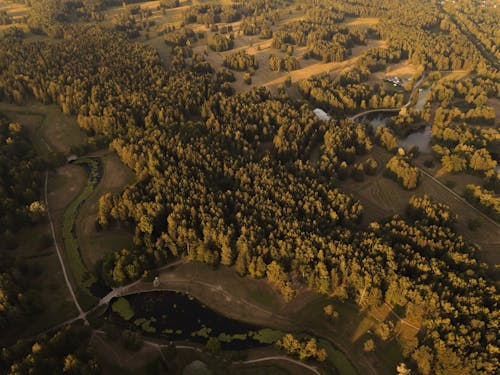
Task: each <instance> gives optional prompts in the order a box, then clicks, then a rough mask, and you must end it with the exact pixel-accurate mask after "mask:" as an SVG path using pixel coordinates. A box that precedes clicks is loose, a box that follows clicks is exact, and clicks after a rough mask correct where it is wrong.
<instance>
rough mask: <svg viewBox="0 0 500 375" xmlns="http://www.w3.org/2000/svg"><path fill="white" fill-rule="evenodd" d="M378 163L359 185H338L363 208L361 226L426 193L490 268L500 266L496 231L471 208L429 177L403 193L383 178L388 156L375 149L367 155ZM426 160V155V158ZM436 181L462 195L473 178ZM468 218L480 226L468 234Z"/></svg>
mask: <svg viewBox="0 0 500 375" xmlns="http://www.w3.org/2000/svg"><path fill="white" fill-rule="evenodd" d="M371 156H372V157H374V158H375V159H376V160H377V162H378V163H379V168H380V169H379V172H378V173H377V175H375V176H373V177H368V176H367V177H366V178H365V180H364V181H363V182H355V181H354V180H351V179H348V180H346V181H343V182H342V183H341V184H340V185H341V187H342V188H343V189H345V190H346V191H347V192H350V193H352V194H353V195H354V197H355V198H356V199H358V200H359V201H360V202H361V203H362V204H363V207H364V208H365V210H364V215H363V224H368V223H370V222H371V221H375V220H379V219H381V218H383V217H387V216H390V215H393V214H396V213H398V214H404V212H405V209H406V206H407V204H408V200H409V199H410V198H411V197H412V196H413V195H420V196H422V195H424V194H428V195H430V196H431V198H433V199H435V200H436V201H439V202H442V203H445V204H447V205H448V206H450V208H451V211H452V212H454V213H456V214H457V215H458V222H457V225H456V229H457V231H458V232H459V233H461V234H462V235H463V236H464V238H465V239H466V240H469V241H471V242H474V243H477V244H478V245H479V246H481V248H482V249H483V251H482V252H481V256H482V258H483V259H484V260H485V261H487V262H488V263H489V264H491V265H495V264H498V263H500V251H499V250H500V230H499V229H498V228H497V227H496V226H494V225H493V224H492V223H490V222H488V221H486V220H485V219H483V218H482V216H481V215H480V214H479V213H477V211H475V210H473V209H471V208H470V207H469V206H468V205H467V204H465V203H463V202H462V201H461V200H459V199H457V198H456V197H455V196H453V195H452V194H451V193H450V192H448V191H447V190H446V189H444V188H443V187H441V186H439V185H438V184H436V183H435V182H433V181H432V180H431V179H430V178H428V177H426V176H422V178H421V182H420V184H419V186H418V187H417V188H416V189H415V190H411V191H408V190H403V189H402V188H401V187H400V186H399V184H397V183H396V182H394V181H393V180H391V179H388V178H385V177H383V175H382V174H383V166H385V164H386V163H387V161H388V160H389V158H390V156H391V155H390V154H389V153H387V152H385V151H383V150H382V149H381V148H379V147H378V146H376V147H375V148H374V150H373V152H372V153H371ZM425 158H426V157H424V156H422V157H421V158H420V159H419V160H418V164H419V166H420V167H423V161H424V160H425ZM427 158H428V156H427ZM439 169H440V166H439V163H437V165H436V167H435V168H434V169H429V170H428V172H429V173H431V174H433V175H434V174H436V172H437V171H438V170H439ZM439 179H440V180H441V181H442V182H443V183H446V181H447V180H455V181H456V182H457V185H456V187H455V191H456V192H457V193H458V194H462V193H463V189H462V186H464V185H465V183H468V182H473V180H474V181H475V178H474V177H473V176H465V175H456V176H454V175H443V176H441V177H439ZM472 219H478V220H480V221H481V222H482V225H481V227H480V228H479V229H477V230H476V231H471V230H469V228H468V222H469V220H472Z"/></svg>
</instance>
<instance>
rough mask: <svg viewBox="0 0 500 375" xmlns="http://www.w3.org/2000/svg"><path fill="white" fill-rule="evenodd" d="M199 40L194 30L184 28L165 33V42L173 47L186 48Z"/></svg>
mask: <svg viewBox="0 0 500 375" xmlns="http://www.w3.org/2000/svg"><path fill="white" fill-rule="evenodd" d="M196 40H197V35H196V33H195V32H194V31H193V29H191V28H189V27H183V28H179V29H174V30H171V31H169V32H166V33H165V36H164V41H165V44H168V45H169V46H172V47H185V46H187V45H189V44H191V43H193V42H195V41H196Z"/></svg>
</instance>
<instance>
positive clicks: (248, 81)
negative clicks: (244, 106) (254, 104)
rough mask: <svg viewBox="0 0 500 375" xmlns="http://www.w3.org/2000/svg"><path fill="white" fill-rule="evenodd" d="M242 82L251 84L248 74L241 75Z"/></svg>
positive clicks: (250, 77)
mask: <svg viewBox="0 0 500 375" xmlns="http://www.w3.org/2000/svg"><path fill="white" fill-rule="evenodd" d="M243 81H244V82H245V83H246V84H247V85H250V84H251V83H252V76H251V74H250V73H245V74H243Z"/></svg>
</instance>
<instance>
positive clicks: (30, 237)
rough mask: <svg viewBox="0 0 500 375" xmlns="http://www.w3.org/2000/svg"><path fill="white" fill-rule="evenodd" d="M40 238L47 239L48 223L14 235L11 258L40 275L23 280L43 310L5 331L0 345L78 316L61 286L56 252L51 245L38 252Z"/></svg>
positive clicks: (61, 281) (24, 229)
mask: <svg viewBox="0 0 500 375" xmlns="http://www.w3.org/2000/svg"><path fill="white" fill-rule="evenodd" d="M42 236H50V228H49V225H48V223H47V222H42V223H40V224H38V225H36V226H34V227H25V228H23V229H21V231H20V232H19V233H17V235H16V238H17V243H18V244H19V246H18V247H17V248H16V249H15V250H14V252H13V253H12V255H15V256H16V257H17V259H19V260H20V261H21V262H23V263H25V264H26V265H27V266H29V267H30V268H32V269H36V270H38V271H39V274H38V275H33V276H29V277H26V281H27V282H28V283H29V285H30V287H31V288H33V290H34V291H35V293H36V295H37V296H38V298H39V299H40V302H41V304H42V306H43V310H42V311H41V312H38V313H36V314H35V315H33V316H32V317H30V319H26V320H25V321H24V322H23V324H22V325H19V324H16V325H13V326H12V327H10V328H9V327H7V328H5V329H4V330H3V331H2V333H1V334H0V344H2V343H4V342H8V341H15V339H17V338H21V337H30V336H33V335H35V334H37V333H39V332H42V331H44V330H45V329H47V328H49V327H51V326H54V325H56V324H58V323H60V322H61V321H64V320H67V319H70V318H72V317H74V316H75V315H76V314H77V310H76V308H75V306H74V304H73V301H72V299H71V296H70V294H69V291H68V288H67V287H66V283H65V282H64V276H63V273H62V269H61V266H60V263H59V260H58V259H57V254H56V252H55V248H54V246H53V244H50V245H49V246H48V247H46V248H41V247H40V239H41V237H42Z"/></svg>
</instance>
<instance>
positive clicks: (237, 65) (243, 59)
mask: <svg viewBox="0 0 500 375" xmlns="http://www.w3.org/2000/svg"><path fill="white" fill-rule="evenodd" d="M222 64H223V65H224V66H225V67H226V68H230V69H234V70H239V71H251V70H255V69H257V68H258V67H259V64H258V63H257V61H256V60H255V56H254V55H249V54H248V53H247V52H246V51H238V52H234V53H230V54H228V55H225V56H224V60H223V63H222Z"/></svg>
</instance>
